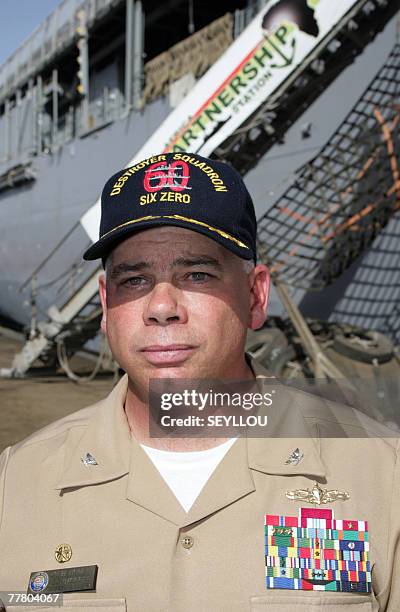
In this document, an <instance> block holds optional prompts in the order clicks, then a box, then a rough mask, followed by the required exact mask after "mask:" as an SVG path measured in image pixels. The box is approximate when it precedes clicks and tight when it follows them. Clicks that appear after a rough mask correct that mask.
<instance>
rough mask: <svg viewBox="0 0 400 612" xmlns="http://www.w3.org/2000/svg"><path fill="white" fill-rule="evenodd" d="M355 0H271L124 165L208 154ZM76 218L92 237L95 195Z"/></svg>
mask: <svg viewBox="0 0 400 612" xmlns="http://www.w3.org/2000/svg"><path fill="white" fill-rule="evenodd" d="M355 4H356V0H336V1H335V2H332V0H272V1H271V2H268V3H267V5H266V6H265V7H264V8H263V9H262V11H260V12H259V13H258V15H256V17H255V18H254V19H253V20H252V22H251V23H250V24H249V25H248V27H247V28H246V29H245V30H244V31H243V32H242V34H241V35H240V36H239V37H238V38H237V39H236V40H235V42H234V43H233V44H232V45H231V46H230V47H229V49H227V51H226V52H225V53H224V54H223V55H222V56H221V57H220V59H219V60H218V61H217V62H216V63H215V64H214V65H213V66H212V67H211V68H210V69H209V70H208V72H207V73H206V74H205V75H204V76H203V77H202V78H201V79H200V80H199V81H198V82H197V84H196V85H195V87H194V88H193V90H192V92H191V93H190V94H189V95H188V96H186V98H184V99H183V100H182V102H181V103H180V104H179V106H177V108H176V109H175V110H174V111H173V112H172V113H171V114H170V115H169V116H168V117H167V118H166V119H165V121H164V122H163V123H162V124H161V126H160V127H159V128H158V129H157V130H156V131H155V132H154V134H153V135H152V136H151V137H150V138H149V140H147V142H146V143H145V145H144V146H143V147H142V148H141V149H140V151H138V152H137V154H136V155H135V156H134V157H133V159H132V160H131V161H130V162H129V163H128V164H127V167H131V166H134V165H135V164H136V163H138V162H139V161H141V160H144V159H146V158H150V157H151V156H153V155H157V154H160V153H166V152H169V151H172V152H175V151H189V152H191V153H199V154H200V155H204V156H206V157H207V156H209V155H210V154H211V153H212V152H213V151H214V150H215V149H216V148H217V147H218V146H219V145H220V144H221V143H222V142H224V141H225V140H226V139H227V138H228V137H229V136H231V134H233V132H234V131H235V130H237V129H238V128H239V127H240V125H242V124H243V123H244V121H245V120H246V119H247V118H248V117H249V116H250V115H251V114H252V113H254V112H255V111H256V110H257V108H258V107H259V106H261V105H262V104H263V103H264V102H265V101H266V100H267V99H268V98H269V97H270V96H271V95H272V94H273V93H274V92H276V91H277V90H278V88H279V87H280V86H281V85H282V84H283V83H284V82H285V80H286V79H287V78H288V77H289V76H290V75H291V74H292V73H293V72H294V71H295V70H296V69H297V68H298V67H299V66H300V65H301V64H302V62H303V61H304V60H305V59H306V58H307V56H309V54H310V53H311V52H312V51H313V50H314V49H315V48H316V47H318V45H319V44H320V43H321V41H322V40H323V39H324V38H325V37H326V36H327V35H328V34H329V32H330V31H331V30H332V28H333V27H334V26H335V25H336V24H337V23H338V21H339V20H340V19H341V18H342V17H343V16H344V15H345V14H346V13H347V12H348V11H349V10H350V9H351V8H352V7H353V6H354V5H355ZM81 223H82V225H83V227H84V229H85V231H86V232H87V234H88V235H89V237H90V238H91V240H92V241H93V242H95V241H96V240H97V239H98V228H99V224H100V201H99V200H98V201H97V202H96V204H95V205H94V206H93V207H92V208H91V209H89V210H88V211H87V213H85V215H84V216H83V217H82V218H81Z"/></svg>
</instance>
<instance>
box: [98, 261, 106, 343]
mask: <svg viewBox="0 0 400 612" xmlns="http://www.w3.org/2000/svg"><path fill="white" fill-rule="evenodd" d="M99 294H100V301H101V307H102V310H103V316H102V317H101V331H102V332H103V333H104V334H105V333H106V332H107V281H106V275H105V273H104V272H102V273H101V274H100V276H99Z"/></svg>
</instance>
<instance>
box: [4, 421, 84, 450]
mask: <svg viewBox="0 0 400 612" xmlns="http://www.w3.org/2000/svg"><path fill="white" fill-rule="evenodd" d="M87 424H88V421H86V422H85V423H75V424H73V423H71V425H69V426H67V427H65V428H63V429H59V430H58V431H55V432H54V433H52V434H50V433H49V435H48V436H45V437H43V438H42V437H40V438H39V439H36V438H35V437H34V438H33V439H32V440H23V441H22V442H21V444H16V445H15V446H14V447H12V448H15V450H16V451H17V450H22V449H23V448H27V447H29V446H33V445H34V444H40V443H41V442H47V441H49V440H53V438H56V437H57V436H60V435H62V434H63V433H68V432H69V431H70V430H71V429H74V428H76V427H86V426H87Z"/></svg>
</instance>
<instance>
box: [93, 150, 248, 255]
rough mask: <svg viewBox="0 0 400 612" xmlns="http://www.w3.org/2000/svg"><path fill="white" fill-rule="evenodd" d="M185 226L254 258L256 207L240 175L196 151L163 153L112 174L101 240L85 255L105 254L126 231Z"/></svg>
mask: <svg viewBox="0 0 400 612" xmlns="http://www.w3.org/2000/svg"><path fill="white" fill-rule="evenodd" d="M161 225H174V226H177V227H184V228H187V229H190V230H193V231H194V232H199V233H200V234H204V235H205V236H208V237H209V238H211V239H213V240H215V241H216V242H218V243H219V244H221V245H222V246H224V247H225V248H227V249H228V250H229V251H232V253H235V255H238V256H239V257H241V258H242V259H249V260H251V259H252V260H254V261H256V233H257V222H256V216H255V212H254V205H253V201H252V199H251V196H250V194H249V192H248V191H247V188H246V186H245V184H244V182H243V179H242V177H241V176H240V174H239V173H238V172H237V171H236V170H235V169H234V168H232V167H231V166H229V165H228V164H226V163H223V162H220V161H216V160H213V159H208V158H206V157H201V156H200V155H196V154H194V153H163V154H161V155H156V156H154V157H150V158H148V159H145V160H143V161H141V162H139V163H137V164H135V165H134V166H131V167H130V168H125V169H123V170H121V171H120V172H117V173H116V174H114V175H113V176H112V177H111V178H110V179H109V180H108V181H107V183H106V184H105V186H104V189H103V192H102V195H101V222H100V238H99V240H98V241H97V242H95V243H94V244H93V245H92V246H91V247H90V248H89V249H87V251H86V252H85V253H84V255H83V257H84V259H87V260H92V259H98V258H101V259H102V260H103V262H104V260H105V259H106V258H107V256H108V254H109V253H110V251H112V250H113V249H114V248H115V247H116V246H117V244H118V243H119V242H121V241H122V240H124V239H125V238H127V237H128V236H129V235H130V234H132V233H134V232H137V231H140V230H144V229H148V228H151V227H156V226H161Z"/></svg>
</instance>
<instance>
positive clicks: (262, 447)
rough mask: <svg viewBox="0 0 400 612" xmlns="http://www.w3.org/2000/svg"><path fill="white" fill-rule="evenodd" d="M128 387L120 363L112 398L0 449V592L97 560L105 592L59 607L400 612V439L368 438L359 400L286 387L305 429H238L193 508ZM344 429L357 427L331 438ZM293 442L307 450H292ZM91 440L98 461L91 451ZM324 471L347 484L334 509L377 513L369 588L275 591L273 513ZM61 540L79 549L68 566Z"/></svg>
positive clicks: (70, 597)
mask: <svg viewBox="0 0 400 612" xmlns="http://www.w3.org/2000/svg"><path fill="white" fill-rule="evenodd" d="M253 368H254V369H255V371H256V373H257V370H258V374H260V370H259V368H258V366H256V365H255V364H254V363H253ZM261 375H262V373H261ZM126 390H127V377H126V376H125V377H124V378H122V379H121V381H120V382H119V383H118V385H117V386H116V387H115V388H114V390H113V391H112V392H111V394H110V395H109V396H108V397H107V398H106V399H105V400H103V401H101V402H99V403H98V404H95V405H94V406H91V407H89V408H85V409H83V410H80V411H78V412H76V413H75V414H72V415H70V416H67V417H66V418H64V419H62V420H60V421H57V422H55V423H53V424H51V425H50V426H48V427H46V428H45V429H43V430H41V431H39V432H37V433H35V434H33V435H32V436H31V437H30V438H28V439H26V440H25V441H23V442H22V443H20V444H18V445H16V446H14V447H12V448H8V449H6V450H5V451H4V453H3V454H2V455H1V457H0V591H7V590H8V591H10V590H12V591H24V592H26V590H27V586H28V580H29V576H30V574H31V572H33V571H39V570H50V569H60V568H63V569H64V568H67V567H79V566H87V565H94V564H97V565H98V568H99V570H98V578H97V587H96V591H95V592H77V593H68V594H64V608H63V609H64V610H70V609H71V610H72V609H73V610H86V609H87V610H89V611H91V612H95V611H96V610H99V611H100V612H105V610H109V611H110V612H117V611H123V610H128V611H129V612H134V611H135V612H137V611H140V612H160V611H162V612H164V611H165V612H214V611H215V612H242V611H245V610H251V611H257V612H262V611H264V610H268V611H272V612H310V611H311V612H317V611H318V610H324V612H370V611H377V610H379V611H381V612H384V611H385V612H399V611H400V586H399V585H400V574H399V568H400V548H399V539H400V473H399V461H398V452H399V444H398V440H397V439H394V438H377V437H376V438H365V422H364V423H363V424H360V421H359V418H358V417H357V415H356V414H355V413H353V412H352V411H351V410H350V409H348V408H345V407H340V406H339V407H337V406H336V407H335V410H333V409H332V406H333V404H330V403H329V402H326V401H322V400H319V399H317V398H315V397H314V396H311V395H308V394H305V393H302V392H298V391H294V392H291V393H289V392H286V391H285V390H284V389H283V390H280V391H279V394H278V398H277V399H276V400H275V401H276V403H275V407H276V410H279V414H280V415H281V418H280V425H279V427H281V426H284V425H285V422H287V423H289V422H290V427H289V428H292V430H293V432H295V433H294V434H293V435H295V436H297V437H292V438H283V439H282V438H274V437H272V438H268V439H250V438H248V439H246V438H245V437H242V438H239V439H238V440H237V441H236V442H235V444H234V445H233V446H232V448H231V449H230V450H229V452H228V453H227V454H226V455H225V457H224V459H223V460H222V462H221V463H220V464H219V465H218V467H217V468H216V470H215V471H214V473H213V474H212V476H211V477H210V479H209V481H208V482H207V483H206V485H205V487H204V489H203V490H202V491H201V493H200V495H199V497H198V498H197V500H196V501H195V503H194V505H193V506H192V508H191V509H190V511H189V512H188V513H186V512H185V511H184V510H183V508H182V507H181V506H180V504H179V502H178V501H177V499H176V498H175V496H174V495H173V493H172V492H171V490H170V489H169V487H168V486H167V484H166V483H165V481H164V480H163V479H162V477H161V476H160V474H159V473H158V471H157V469H156V468H155V467H154V465H153V464H152V462H151V461H150V460H149V458H148V457H147V455H146V454H145V452H144V451H143V450H142V448H141V446H140V445H139V444H138V443H137V442H136V441H135V440H134V439H132V438H131V436H130V431H129V428H128V424H127V420H126V417H125V413H124V409H123V406H124V400H125V395H126ZM335 411H336V412H335ZM288 419H289V420H288ZM309 430H311V431H313V432H314V434H315V435H314V436H312V437H310V436H309V435H308V432H309ZM343 431H344V432H345V435H348V436H352V438H348V439H344V438H335V437H334V436H338V435H343ZM338 432H340V433H338ZM276 433H279V431H278V432H276ZM332 436H333V437H332ZM296 447H299V448H300V449H301V451H302V452H303V453H304V458H303V460H302V461H300V462H299V463H298V465H294V464H290V463H289V464H288V463H286V460H287V458H288V457H289V455H290V454H291V453H292V451H293V450H294V449H295V448H296ZM88 452H89V453H90V454H91V455H92V456H94V457H95V458H96V460H97V462H98V465H96V466H85V465H84V464H83V462H82V460H81V458H82V457H84V456H85V455H86V453H88ZM315 481H318V482H319V483H321V486H322V488H327V489H339V490H341V491H348V492H349V493H350V499H348V500H346V501H335V502H334V503H333V504H332V505H328V506H322V507H323V508H325V507H329V508H332V509H333V510H334V512H335V518H336V519H354V520H367V521H368V524H369V533H370V560H371V565H372V568H373V569H372V587H373V593H372V594H358V593H341V592H321V591H294V590H293V591H291V590H277V589H273V590H272V589H269V590H267V588H266V585H265V557H264V555H265V549H264V516H265V514H278V515H282V514H283V515H290V516H296V515H297V514H298V511H299V508H300V507H304V506H308V507H312V506H310V505H309V504H306V503H304V502H297V501H293V500H290V499H288V498H287V497H286V495H285V493H286V491H287V490H289V489H290V490H293V489H305V488H309V489H311V488H312V486H313V484H314V482H315ZM184 538H189V539H186V540H185V539H184ZM62 543H67V544H69V545H70V546H71V548H72V558H71V559H70V561H68V562H67V563H64V564H63V565H60V564H59V563H57V561H56V559H55V556H54V552H55V549H56V547H57V546H58V545H59V544H62ZM188 545H189V546H190V547H189V548H188V547H187V546H188ZM25 609H28V607H23V606H20V607H18V608H17V607H15V608H13V607H7V610H19V611H22V610H25ZM29 609H31V608H29ZM35 609H37V610H41V609H47V608H45V606H42V607H37V608H35Z"/></svg>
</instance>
